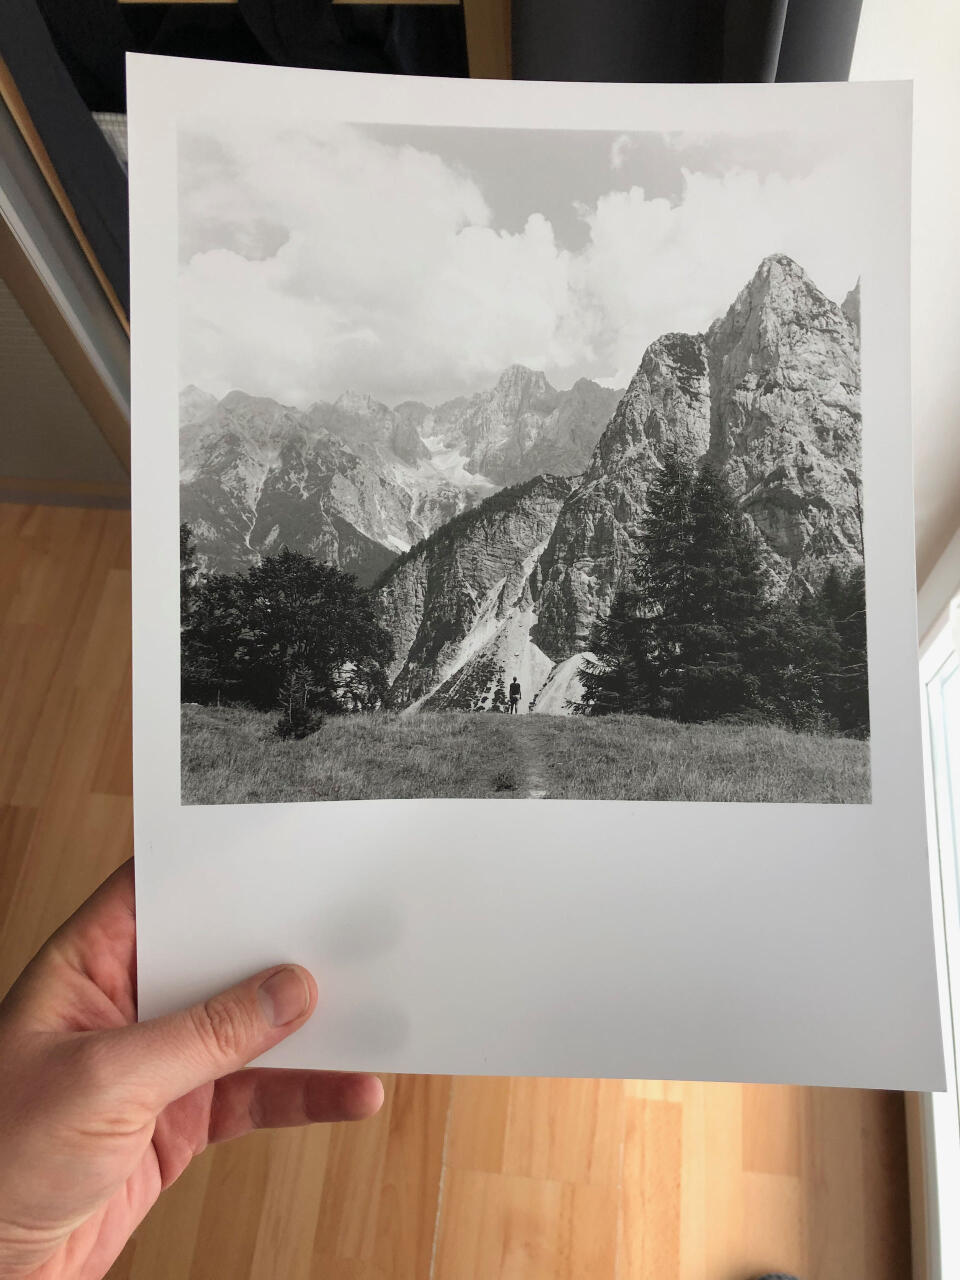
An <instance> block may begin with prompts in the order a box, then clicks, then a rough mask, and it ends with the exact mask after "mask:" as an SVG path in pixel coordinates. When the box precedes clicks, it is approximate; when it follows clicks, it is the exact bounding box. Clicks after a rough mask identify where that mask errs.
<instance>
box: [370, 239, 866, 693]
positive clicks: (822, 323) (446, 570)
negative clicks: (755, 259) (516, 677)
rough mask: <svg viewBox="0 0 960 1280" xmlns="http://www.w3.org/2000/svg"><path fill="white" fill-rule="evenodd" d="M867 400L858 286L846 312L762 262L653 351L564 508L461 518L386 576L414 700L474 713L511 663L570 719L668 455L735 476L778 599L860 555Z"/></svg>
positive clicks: (786, 264) (403, 670) (402, 676)
mask: <svg viewBox="0 0 960 1280" xmlns="http://www.w3.org/2000/svg"><path fill="white" fill-rule="evenodd" d="M859 397H860V361H859V289H854V290H852V291H851V293H850V294H848V296H847V298H846V299H845V300H844V302H843V304H842V305H837V304H836V303H834V302H832V301H831V300H830V299H828V298H827V297H826V296H825V295H824V294H823V293H821V292H820V290H819V289H818V288H817V287H816V285H815V284H814V283H813V282H812V280H810V278H809V277H808V276H807V275H806V274H805V272H804V271H803V270H802V269H801V268H800V267H799V266H798V265H797V264H796V263H795V262H793V261H792V260H791V259H790V258H788V257H785V256H784V255H782V254H776V255H773V256H771V257H769V258H766V259H764V261H763V262H762V263H761V264H760V267H759V269H758V270H757V272H756V274H755V275H754V277H753V278H752V280H751V281H750V282H749V283H748V284H747V285H746V286H745V288H744V289H743V290H742V291H741V292H740V294H739V295H738V297H737V298H736V300H735V301H734V303H733V304H732V306H731V307H730V309H729V310H728V311H727V312H726V314H725V315H724V316H723V317H721V318H720V319H718V320H717V321H716V322H715V323H714V324H712V325H711V326H710V328H709V329H708V330H707V332H706V333H703V334H683V333H669V334H666V335H664V336H663V337H661V338H659V339H658V340H657V341H656V342H654V343H652V344H651V345H650V347H649V348H648V349H647V351H646V352H645V353H644V355H643V359H642V360H641V362H640V367H639V368H638V370H637V372H636V375H635V376H634V378H633V379H632V381H631V383H630V386H629V387H628V388H627V391H626V392H625V393H624V395H623V397H622V398H621V399H620V401H619V403H618V405H617V407H616V410H615V412H614V414H613V416H612V418H611V421H610V423H609V426H608V427H607V429H606V430H605V431H604V433H603V435H602V436H601V437H600V439H599V441H598V443H597V445H596V448H595V449H594V451H593V454H592V457H591V459H590V461H589V465H588V466H587V467H586V469H585V471H584V474H583V475H582V476H581V477H578V478H577V479H576V480H575V482H573V483H570V482H568V492H567V493H566V495H565V496H563V498H562V500H561V501H559V502H556V501H555V500H554V499H555V498H556V496H557V495H556V492H555V491H554V493H553V494H552V495H551V501H550V502H549V503H547V504H546V505H545V506H544V507H543V508H542V509H541V512H540V517H541V518H540V519H539V520H538V521H537V522H536V526H535V528H533V527H532V526H531V528H530V529H529V532H527V529H526V525H525V523H524V522H523V520H519V521H518V523H517V524H516V525H515V524H514V523H512V522H511V521H509V520H507V521H501V522H499V523H496V522H490V523H486V522H485V523H484V524H483V525H482V526H478V527H474V526H470V527H469V529H468V528H467V527H465V528H464V530H463V531H462V532H461V531H460V529H459V527H458V525H457V522H454V523H453V524H452V525H450V526H448V528H447V529H446V530H444V531H443V532H444V537H443V540H442V542H437V543H435V544H434V546H433V547H432V548H431V549H430V551H429V554H428V555H426V556H424V557H423V558H422V559H420V558H417V557H414V559H413V560H411V561H409V562H408V565H407V566H405V569H404V572H403V573H399V574H397V575H396V576H395V577H394V576H393V575H390V574H388V576H387V584H388V585H387V586H386V587H385V588H384V592H382V593H381V596H382V599H383V601H384V608H385V620H386V622H387V625H388V626H389V627H390V628H391V630H393V631H394V633H395V634H398V635H399V636H400V637H401V640H400V644H399V652H400V654H401V657H400V659H398V666H397V680H396V684H395V692H396V695H397V699H398V702H399V703H400V704H401V705H404V704H407V703H410V702H412V701H414V700H418V699H423V698H424V697H427V698H428V703H427V705H458V706H461V705H471V704H475V702H476V700H477V694H478V691H479V692H480V693H484V692H485V693H486V694H487V695H488V698H489V695H490V693H491V690H492V689H493V688H494V687H495V682H496V680H497V679H499V678H500V676H501V675H502V674H503V673H504V671H505V668H506V667H509V666H510V665H511V663H512V664H515V665H517V666H518V667H521V668H522V669H523V670H525V671H526V673H527V676H526V682H524V680H523V679H521V684H523V685H524V702H525V703H526V702H527V701H528V699H532V698H533V697H534V696H535V695H537V694H538V692H539V691H540V690H541V689H543V690H544V693H545V697H544V699H543V701H542V703H539V702H538V707H537V708H535V709H544V708H549V709H551V710H556V709H559V708H560V707H562V706H563V705H564V698H563V696H561V693H560V691H559V690H558V689H557V688H554V685H556V684H557V681H558V680H559V681H560V683H561V684H562V685H563V686H564V688H567V687H570V688H574V687H575V684H576V678H577V674H578V670H579V664H578V655H582V654H583V653H584V652H585V651H586V649H587V647H588V642H589V635H590V631H591V628H592V626H593V623H594V622H595V621H596V619H597V617H598V616H603V615H604V614H605V612H606V611H607V609H608V608H609V606H610V603H611V601H612V599H613V596H614V594H615V592H616V589H617V584H618V582H619V581H620V579H621V576H622V575H623V573H624V572H625V571H626V570H627V569H628V568H629V567H630V566H631V565H632V564H633V562H634V560H635V558H636V555H637V551H638V548H639V545H640V539H641V529H642V521H643V517H644V513H645V511H646V494H647V488H648V486H649V484H650V481H651V479H652V478H653V476H654V475H655V474H656V472H657V470H658V468H659V466H660V463H661V460H662V458H663V455H664V451H665V450H666V449H668V448H675V449H679V450H680V451H681V452H682V453H684V454H685V455H686V456H687V457H688V458H689V459H690V460H691V461H693V462H695V463H702V462H704V461H706V460H709V461H710V462H711V463H713V464H715V465H716V466H718V467H719V468H721V469H722V471H723V472H724V474H725V475H726V477H727V479H728V481H729V482H730V484H731V486H732V488H733V490H734V492H735V493H736V494H737V495H738V496H739V498H740V501H741V505H742V508H743V510H744V512H745V513H746V514H747V515H748V516H749V518H750V520H751V521H752V523H753V525H754V527H755V529H756V530H757V532H758V533H759V535H760V538H761V544H762V546H763V548H764V552H765V559H766V565H767V569H768V581H769V588H770V592H771V594H772V595H776V594H778V593H780V592H783V591H786V590H797V591H801V590H803V589H804V584H808V585H812V584H814V583H816V582H817V581H819V580H820V579H821V578H822V577H823V575H824V574H825V573H826V571H827V568H828V567H829V566H830V565H831V564H841V565H846V564H851V563H854V562H855V561H857V560H859V559H860V558H861V556H862V497H861V489H860V405H859ZM481 510H482V508H481ZM551 511H555V516H554V518H553V523H552V526H551V527H550V528H549V529H547V531H546V533H545V534H544V529H545V528H546V522H547V521H548V520H549V518H550V512H551ZM542 534H543V535H544V537H545V544H544V545H543V547H542V549H541V550H539V551H537V554H536V555H535V556H534V551H535V549H536V547H537V539H538V538H539V537H540V536H541V535H542ZM481 535H482V538H481V541H482V555H477V554H476V539H477V537H478V536H481ZM501 583H503V584H509V585H508V587H505V588H501V586H500V585H499V584H501ZM491 592H492V593H493V594H492V595H491ZM507 636H509V645H505V644H504V643H503V640H502V638H503V637H507ZM555 664H556V665H555ZM551 673H552V675H553V679H552V680H551V682H550V685H549V686H547V680H548V677H550V676H551ZM512 674H514V672H512V671H510V672H506V675H507V678H508V679H509V676H510V675H512ZM561 677H562V679H561ZM491 682H493V683H491ZM471 700H472V701H471Z"/></svg>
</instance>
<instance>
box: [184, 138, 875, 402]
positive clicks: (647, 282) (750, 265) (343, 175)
mask: <svg viewBox="0 0 960 1280" xmlns="http://www.w3.org/2000/svg"><path fill="white" fill-rule="evenodd" d="M421 132H422V131H421ZM618 144H619V145H620V147H621V150H622V148H623V147H624V146H626V142H623V141H622V140H621V139H614V140H613V141H612V142H611V140H610V136H609V135H606V137H605V138H600V139H598V144H597V145H598V146H600V147H603V148H605V149H606V153H607V154H608V155H609V156H610V158H611V161H613V159H614V156H615V154H616V153H617V147H618ZM447 152H448V156H449V147H448V148H447ZM536 160H537V157H536V151H535V149H532V150H531V164H536ZM860 199H861V197H860V195H859V189H858V184H857V179H856V173H855V171H854V170H853V168H851V166H838V165H823V166H821V167H820V168H819V169H817V168H815V169H814V170H813V171H812V172H810V173H807V174H803V175H801V176H795V177H786V176H784V175H782V174H779V173H768V174H766V175H762V174H760V173H758V172H756V171H754V170H749V169H732V168H731V169H727V170H725V171H723V172H722V173H719V174H716V173H706V172H698V171H693V170H691V171H688V172H685V173H684V190H683V194H682V197H681V198H680V199H679V200H678V201H668V200H665V199H659V198H653V199H651V198H648V197H647V195H646V194H645V192H644V190H643V188H642V187H640V186H634V187H632V188H630V189H628V190H614V191H609V192H606V193H601V194H599V195H598V197H597V198H596V199H595V200H594V201H592V202H590V203H589V204H586V205H583V204H582V203H581V205H580V207H579V216H580V218H581V219H582V220H583V221H584V223H585V225H586V229H587V233H588V234H587V237H586V241H585V243H583V244H582V245H581V247H579V248H578V249H576V251H571V250H570V249H568V248H566V247H565V246H564V245H563V244H562V243H560V242H559V241H558V237H557V234H556V233H555V229H554V227H553V225H552V224H551V222H550V221H549V220H548V219H547V218H546V217H545V216H544V215H543V214H542V213H541V212H539V211H537V210H536V209H531V210H530V212H529V216H528V217H527V219H526V222H525V224H524V225H523V226H522V228H521V229H520V230H519V231H514V232H507V231H505V230H503V229H501V228H498V227H497V226H496V225H494V223H493V218H492V215H491V212H490V208H489V207H488V204H487V201H486V200H485V198H484V194H483V191H482V190H481V189H480V186H479V185H478V182H477V181H476V180H475V179H474V178H473V177H472V176H471V174H470V173H469V172H467V171H466V170H464V169H461V168H459V167H458V166H457V165H456V164H454V163H451V161H450V160H449V158H447V159H444V160H441V159H440V158H439V157H438V156H436V155H434V154H432V153H431V152H430V151H429V150H428V149H426V148H425V147H424V146H423V145H419V146H417V147H413V146H409V145H403V144H399V145H398V144H392V143H391V144H387V143H384V142H383V141H379V140H376V139H375V138H373V137H371V136H369V135H367V134H365V133H364V132H363V130H362V129H361V128H352V127H349V126H335V127H331V128H327V129H311V130H310V131H309V132H306V131H302V130H301V131H298V130H295V129H291V130H288V131H286V132H283V133H279V134H278V133H275V132H274V133H271V132H268V131H266V130H260V131H258V128H257V127H256V126H252V127H245V128H243V129H241V128H239V127H236V126H227V125H221V124H218V125H217V127H216V129H215V130H212V129H208V130H205V131H200V132H198V133H196V134H192V135H185V136H184V137H183V138H182V139H181V211H180V216H181V251H182V252H181V257H182V267H181V279H180V302H181V372H182V380H183V381H184V382H196V383H197V384H198V385H200V386H202V387H204V388H206V389H208V390H210V391H213V392H214V393H215V394H223V393H225V392H226V391H227V390H229V389H231V388H233V387H240V388H243V389H244V390H247V391H250V392H252V393H255V394H262V395H270V396H273V397H275V398H277V399H279V400H282V401H285V402H288V403H295V404H301V405H305V404H309V403H310V402H312V401H313V400H316V399H321V398H323V399H327V398H332V397H335V396H336V395H338V394H339V393H340V392H341V391H343V390H345V389H347V388H354V389H357V390H361V391H368V392H370V393H371V394H373V395H375V396H377V397H378V398H380V399H383V400H385V401H386V402H388V403H395V402H397V401H399V400H402V399H406V398H417V399H425V400H427V401H428V402H436V401H438V400H441V399H444V398H447V397H450V396H453V395H457V394H461V393H463V392H469V391H473V390H476V389H477V388H478V387H481V386H484V385H487V384H489V383H490V382H491V381H492V380H493V379H495V378H496V377H497V375H498V374H499V372H500V371H501V370H502V369H503V368H504V367H505V366H506V365H508V364H511V363H513V362H517V361H519V362H521V363H524V364H528V365H531V366H533V367H536V368H541V369H544V370H546V371H547V373H548V374H549V376H550V377H551V378H553V380H554V381H555V382H557V383H558V384H559V385H568V384H569V383H570V382H572V381H574V380H575V379H576V378H577V377H580V376H592V377H597V378H600V379H602V380H604V381H607V382H608V383H616V384H621V385H622V384H624V383H625V382H626V381H628V380H629V378H630V376H631V375H632V373H633V371H634V370H635V368H636V366H637V364H638V363H639V360H640V357H641V356H642V354H643V350H644V349H645V347H646V346H647V345H648V344H649V342H651V341H652V340H653V339H654V338H656V337H657V336H658V335H659V334H660V333H662V332H665V331H667V330H670V329H687V330H698V329H702V328H704V327H705V326H706V325H707V324H709V323H710V321H711V320H712V319H713V318H714V317H715V316H716V315H717V314H719V313H720V312H721V311H722V310H723V309H725V308H726V306H727V305H729V303H730V302H731V301H732V299H733V297H734V296H735V294H736V292H737V291H738V290H739V288H740V287H742V285H743V284H744V283H745V282H746V281H747V279H748V278H749V277H750V275H751V274H752V272H753V271H754V270H755V268H756V266H757V264H758V262H759V261H760V259H761V258H762V257H763V256H764V255H765V254H767V253H771V252H779V251H782V252H786V253H789V254H791V255H792V256H793V257H795V258H796V259H797V260H798V261H799V262H800V263H801V264H802V265H803V266H804V267H805V268H806V269H807V270H808V271H809V272H810V274H811V275H812V276H813V278H814V279H815V280H816V281H817V282H818V283H819V284H820V286H821V287H822V288H823V289H824V290H825V291H826V292H827V293H828V294H831V296H837V297H842V295H843V294H844V293H845V292H846V290H847V289H848V288H849V287H850V285H851V284H852V283H853V282H854V280H855V279H856V276H857V274H858V268H857V257H856V228H857V225H858V218H859V217H860V216H861V210H860V205H859V201H860Z"/></svg>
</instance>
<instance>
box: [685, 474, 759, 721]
mask: <svg viewBox="0 0 960 1280" xmlns="http://www.w3.org/2000/svg"><path fill="white" fill-rule="evenodd" d="M691 550H692V566H691V570H690V573H689V577H688V584H689V590H690V593H691V600H690V612H691V616H690V618H689V621H688V624H687V626H686V627H685V630H684V634H683V640H682V653H683V659H684V684H683V691H682V695H681V698H680V702H679V715H678V718H679V719H683V720H714V719H718V718H720V717H722V716H729V715H737V714H742V713H744V712H746V711H748V710H749V709H750V708H752V707H754V706H756V704H757V702H758V700H759V697H760V692H761V680H760V675H759V673H758V671H757V669H756V654H755V652H753V650H752V646H750V645H749V644H748V643H747V642H748V639H749V637H750V636H751V634H752V633H753V632H754V631H755V630H756V628H757V627H758V626H760V625H761V624H762V622H763V620H764V617H765V613H766V600H765V594H766V593H765V583H764V575H763V565H762V562H761V558H760V551H759V546H758V543H757V539H756V536H755V534H754V533H753V530H752V528H751V527H750V526H749V524H748V523H747V521H746V519H745V518H744V516H743V514H742V512H741V511H740V507H739V505H738V503H737V500H736V498H735V497H734V495H733V492H732V491H731V489H730V486H729V484H728V483H727V482H726V480H725V479H724V477H723V476H722V475H721V473H720V472H719V471H718V470H717V468H716V467H715V466H713V465H712V464H711V463H709V462H708V463H705V464H704V465H703V466H702V468H701V470H700V473H699V475H698V476H697V479H696V483H695V485H694V490H693V496H692V500H691Z"/></svg>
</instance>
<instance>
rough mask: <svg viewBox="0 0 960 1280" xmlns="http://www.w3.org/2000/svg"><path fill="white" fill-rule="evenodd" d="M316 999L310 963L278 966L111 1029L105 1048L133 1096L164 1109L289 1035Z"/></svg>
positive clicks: (157, 1108) (304, 1019) (305, 1018)
mask: <svg viewBox="0 0 960 1280" xmlns="http://www.w3.org/2000/svg"><path fill="white" fill-rule="evenodd" d="M316 1002H317V984H316V983H315V982H314V980H313V978H312V977H311V975H310V974H309V973H308V972H307V970H306V969H303V968H301V967H300V966H299V965H282V966H281V965H277V966H275V967H274V968H272V969H266V970H264V971H263V972H262V973H259V974H256V975H255V976H254V977H252V978H248V979H247V980H246V981H245V982H241V983H240V984H239V985H237V986H235V987H232V988H231V989H230V990H229V991H224V992H222V993H221V994H220V995H216V996H213V997H211V999H209V1000H204V1001H202V1002H201V1003H200V1004H196V1005H194V1006H193V1007H192V1008H190V1009H184V1010H182V1011H180V1012H179V1013H173V1014H168V1015H167V1016H165V1017H162V1018H153V1019H151V1020H150V1021H149V1022H141V1023H139V1024H137V1025H134V1026H130V1027H124V1028H122V1029H121V1030H118V1031H108V1032H106V1033H105V1035H104V1037H103V1038H105V1039H106V1040H107V1041H108V1042H109V1043H108V1044H107V1045H105V1046H104V1048H105V1049H107V1050H109V1053H110V1057H111V1062H112V1063H113V1066H114V1070H115V1071H116V1072H117V1077H118V1079H120V1080H124V1081H125V1083H126V1086H127V1088H128V1090H130V1091H131V1092H132V1094H133V1095H134V1096H135V1098H136V1100H137V1101H141V1102H142V1103H143V1104H144V1105H146V1106H148V1107H150V1108H153V1109H155V1110H156V1111H159V1110H161V1109H162V1108H163V1107H165V1106H166V1105H167V1104H168V1103H170V1102H173V1101H174V1099H176V1098H180V1097H183V1095H184V1094H185V1093H189V1092H190V1090H191V1089H196V1088H198V1087H199V1086H200V1085H202V1084H207V1083H209V1082H210V1081H211V1080H217V1079H219V1078H220V1077H221V1076H225V1075H228V1074H229V1073H230V1072H232V1071H236V1070H237V1069H238V1068H240V1067H242V1066H244V1065H245V1064H246V1063H248V1062H250V1061H251V1059H253V1058H256V1057H259V1056H260V1054H261V1053H266V1051H267V1050H268V1049H272V1048H273V1046H274V1045H275V1044H279V1043H280V1041H281V1040H285V1039H286V1038H287V1036H289V1035H292V1034H293V1032H295V1031H297V1030H299V1028H300V1027H302V1026H303V1024H304V1023H305V1022H306V1020H307V1018H309V1016H310V1014H311V1013H312V1012H313V1010H314V1007H315V1006H316Z"/></svg>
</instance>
